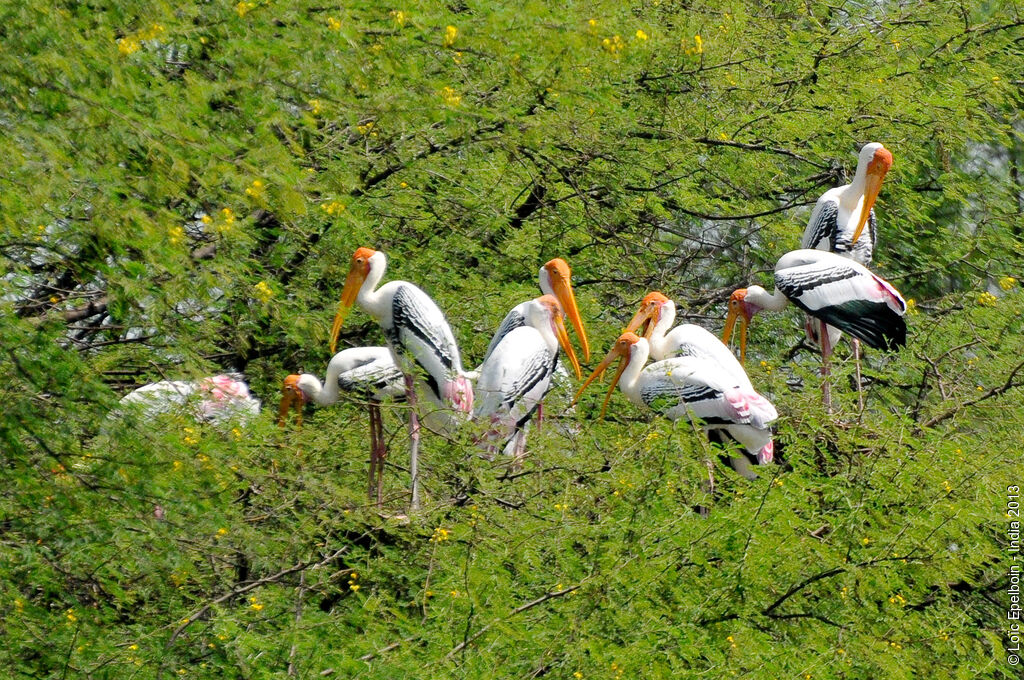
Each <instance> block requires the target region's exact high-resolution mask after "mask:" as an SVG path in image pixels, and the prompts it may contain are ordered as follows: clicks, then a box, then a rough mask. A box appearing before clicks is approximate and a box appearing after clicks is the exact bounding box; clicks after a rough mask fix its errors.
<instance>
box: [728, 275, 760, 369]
mask: <svg viewBox="0 0 1024 680" xmlns="http://www.w3.org/2000/svg"><path fill="white" fill-rule="evenodd" d="M759 310H760V308H759V307H758V306H757V305H755V304H753V303H751V302H747V289H746V288H740V289H739V290H736V291H733V294H732V295H731V296H730V297H729V315H728V316H726V317H725V330H724V331H722V342H723V343H725V344H726V345H728V344H729V340H730V339H731V338H732V331H733V327H734V326H735V325H736V320H737V319H739V322H740V363H741V364H742V363H743V362H744V361H745V360H746V358H747V324H749V323H750V320H751V319H753V318H754V315H755V314H757V312H758V311H759Z"/></svg>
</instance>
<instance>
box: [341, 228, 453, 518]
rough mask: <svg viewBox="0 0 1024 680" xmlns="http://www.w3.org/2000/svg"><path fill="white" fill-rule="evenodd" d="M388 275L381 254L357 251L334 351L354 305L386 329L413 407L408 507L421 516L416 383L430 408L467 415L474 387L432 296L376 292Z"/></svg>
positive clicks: (411, 290) (392, 287)
mask: <svg viewBox="0 0 1024 680" xmlns="http://www.w3.org/2000/svg"><path fill="white" fill-rule="evenodd" d="M385 269H387V258H386V257H385V256H384V253H382V252H380V251H377V250H373V249H372V248H359V249H358V250H356V252H355V253H354V254H353V255H352V264H351V266H350V268H349V272H348V277H347V278H346V279H345V288H344V289H343V290H342V293H341V302H340V303H339V304H338V313H337V315H336V316H335V317H334V325H333V326H332V328H331V351H332V352H333V351H334V347H335V345H336V344H337V341H338V333H339V332H340V331H341V326H342V324H343V323H344V322H345V317H346V316H348V313H349V311H350V310H351V309H352V305H353V304H354V303H357V302H358V303H359V306H360V307H362V308H363V309H364V310H365V311H366V312H367V313H368V314H369V315H370V316H372V317H373V318H374V319H376V320H377V322H378V323H379V324H380V325H381V328H383V330H384V335H385V337H386V338H387V341H388V347H389V348H390V349H391V352H392V354H393V355H394V357H395V363H397V364H398V366H399V368H401V370H402V373H403V374H404V375H405V396H406V399H407V400H408V402H409V406H410V410H409V439H410V444H411V445H410V463H409V473H410V475H411V476H412V500H411V503H410V505H411V507H412V509H413V510H418V509H419V505H420V498H419V441H420V422H419V416H418V415H417V413H416V388H415V378H416V377H422V378H423V379H424V380H425V382H426V384H427V392H426V393H427V396H428V398H429V399H430V400H431V401H432V402H434V403H436V404H438V405H439V406H441V407H443V408H451V409H454V410H455V411H456V412H458V413H467V414H468V413H469V412H470V411H472V409H473V384H472V383H471V382H470V380H469V378H468V376H467V375H466V372H465V371H464V370H463V368H462V359H461V357H460V356H459V347H458V345H457V344H456V343H455V336H454V335H453V334H452V329H451V327H450V326H449V325H448V320H447V319H446V318H445V316H444V313H443V312H442V311H441V310H440V309H439V308H438V306H437V304H436V303H435V302H434V301H433V300H432V299H431V298H430V296H429V295H427V294H426V293H424V292H423V291H422V290H420V289H419V288H418V287H417V286H415V285H413V284H411V283H409V282H407V281H389V282H388V283H385V284H384V285H382V286H381V287H380V288H377V285H378V284H379V283H380V280H381V279H382V278H383V277H384V271H385Z"/></svg>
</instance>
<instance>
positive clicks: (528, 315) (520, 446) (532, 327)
mask: <svg viewBox="0 0 1024 680" xmlns="http://www.w3.org/2000/svg"><path fill="white" fill-rule="evenodd" d="M518 308H519V309H521V312H522V314H523V321H524V324H523V325H521V326H517V327H516V328H513V329H512V330H510V331H509V332H508V333H506V334H505V336H504V337H503V338H502V339H501V341H500V342H498V344H497V345H496V346H495V347H494V349H493V351H492V352H490V353H489V355H488V357H487V359H486V360H485V361H484V363H483V365H482V366H481V367H480V378H479V380H478V381H477V384H476V397H477V404H476V407H475V408H474V410H473V417H474V418H476V419H482V418H489V419H490V424H491V429H490V430H489V431H488V433H487V438H488V439H489V440H490V441H492V442H494V441H501V442H503V446H504V445H506V444H511V445H512V447H513V448H512V455H513V459H515V460H519V459H520V458H521V457H522V455H523V452H524V450H525V447H526V441H525V431H524V428H525V426H526V423H527V422H528V421H529V420H530V418H531V417H532V415H533V413H534V411H536V410H537V409H538V408H539V407H540V400H541V399H542V398H543V397H544V395H545V394H547V392H548V389H549V388H550V385H551V381H552V378H553V377H554V375H555V365H556V362H557V360H558V347H559V345H561V346H562V349H563V350H564V351H565V354H566V356H568V357H569V361H570V362H571V363H572V366H573V368H574V369H575V371H576V376H577V377H580V364H579V362H578V361H577V360H576V354H575V352H574V351H573V348H572V345H571V344H570V343H569V336H568V334H567V333H566V330H565V324H564V322H563V317H564V312H563V311H562V307H561V305H560V304H559V302H558V300H557V299H556V298H555V297H554V296H553V295H543V296H541V297H539V298H536V299H534V300H531V301H529V302H527V303H524V304H522V305H519V307H518Z"/></svg>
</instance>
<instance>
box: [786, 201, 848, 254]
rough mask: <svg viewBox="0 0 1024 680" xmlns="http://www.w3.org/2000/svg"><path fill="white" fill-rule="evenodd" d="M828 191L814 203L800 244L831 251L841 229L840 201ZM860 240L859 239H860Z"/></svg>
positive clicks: (805, 246)
mask: <svg viewBox="0 0 1024 680" xmlns="http://www.w3.org/2000/svg"><path fill="white" fill-rule="evenodd" d="M829 193H831V192H826V193H825V194H824V195H823V196H822V197H821V198H819V199H818V202H817V203H815V204H814V210H813V211H812V212H811V219H810V221H809V222H808V223H807V229H805V230H804V237H803V238H802V239H801V240H800V246H801V247H803V248H810V249H812V250H825V251H831V250H832V248H833V245H834V244H835V242H836V233H837V232H838V231H839V201H838V200H837V199H834V198H832V197H830V196H829ZM858 240H859V239H858Z"/></svg>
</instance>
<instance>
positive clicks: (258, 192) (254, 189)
mask: <svg viewBox="0 0 1024 680" xmlns="http://www.w3.org/2000/svg"><path fill="white" fill-rule="evenodd" d="M245 195H246V196H250V197H252V198H260V197H261V196H263V182H262V181H261V180H258V179H254V180H253V181H252V184H250V185H249V188H247V189H246V190H245Z"/></svg>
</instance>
